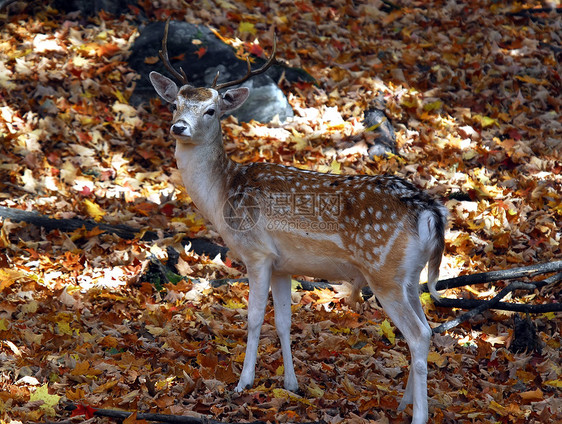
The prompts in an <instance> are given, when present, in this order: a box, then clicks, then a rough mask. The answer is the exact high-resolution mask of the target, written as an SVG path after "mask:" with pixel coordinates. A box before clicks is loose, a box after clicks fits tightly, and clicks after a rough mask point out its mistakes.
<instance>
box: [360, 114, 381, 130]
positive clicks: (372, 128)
mask: <svg viewBox="0 0 562 424" xmlns="http://www.w3.org/2000/svg"><path fill="white" fill-rule="evenodd" d="M385 121H386V116H385V117H383V118H382V119H381V121H380V122H379V123H377V124H375V125H371V126H370V127H368V128H365V132H370V131H375V130H376V129H377V128H378V127H380V126H381V125H382V124H383V122H385Z"/></svg>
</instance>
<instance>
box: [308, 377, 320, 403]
mask: <svg viewBox="0 0 562 424" xmlns="http://www.w3.org/2000/svg"><path fill="white" fill-rule="evenodd" d="M306 391H307V392H308V394H309V395H310V396H312V397H313V398H316V399H320V398H321V397H322V396H324V390H322V389H321V388H320V386H318V384H316V383H315V382H314V381H311V382H310V384H309V385H308V387H307V388H306Z"/></svg>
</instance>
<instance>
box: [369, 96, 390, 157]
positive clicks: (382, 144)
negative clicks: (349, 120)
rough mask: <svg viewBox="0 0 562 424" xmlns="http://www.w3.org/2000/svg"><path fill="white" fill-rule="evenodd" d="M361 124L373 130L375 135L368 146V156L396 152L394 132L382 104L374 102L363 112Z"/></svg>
mask: <svg viewBox="0 0 562 424" xmlns="http://www.w3.org/2000/svg"><path fill="white" fill-rule="evenodd" d="M375 103H376V102H375ZM363 116H364V119H363V125H364V126H365V128H366V129H369V128H372V127H373V126H374V127H375V128H374V129H373V130H371V131H373V132H374V133H375V135H376V137H375V139H374V144H373V145H371V147H369V156H370V157H371V158H373V157H374V156H386V154H387V153H393V154H396V152H397V148H396V134H395V132H394V127H393V126H392V124H391V122H390V120H389V119H388V117H387V116H386V114H385V113H384V105H379V104H376V105H374V106H373V107H372V108H371V109H368V110H366V111H365V112H364V114H363Z"/></svg>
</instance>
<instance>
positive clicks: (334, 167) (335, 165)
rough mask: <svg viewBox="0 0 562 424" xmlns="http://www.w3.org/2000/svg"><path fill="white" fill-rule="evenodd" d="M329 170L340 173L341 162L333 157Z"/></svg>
mask: <svg viewBox="0 0 562 424" xmlns="http://www.w3.org/2000/svg"><path fill="white" fill-rule="evenodd" d="M330 171H331V173H332V174H341V163H339V162H338V161H337V160H335V159H334V160H333V161H332V163H331V164H330Z"/></svg>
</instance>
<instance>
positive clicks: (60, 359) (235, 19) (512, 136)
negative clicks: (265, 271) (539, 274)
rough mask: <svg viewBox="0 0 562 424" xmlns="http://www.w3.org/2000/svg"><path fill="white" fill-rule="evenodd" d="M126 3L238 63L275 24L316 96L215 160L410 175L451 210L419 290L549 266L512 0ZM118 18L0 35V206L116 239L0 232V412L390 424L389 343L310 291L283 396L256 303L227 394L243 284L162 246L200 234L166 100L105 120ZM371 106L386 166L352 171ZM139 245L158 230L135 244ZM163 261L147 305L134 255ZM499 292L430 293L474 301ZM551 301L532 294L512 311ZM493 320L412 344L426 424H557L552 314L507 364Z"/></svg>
mask: <svg viewBox="0 0 562 424" xmlns="http://www.w3.org/2000/svg"><path fill="white" fill-rule="evenodd" d="M537 4H538V3H537ZM140 5H141V7H142V8H143V13H145V14H146V15H147V16H148V17H149V18H150V19H160V18H162V17H166V16H169V15H171V16H173V17H174V18H177V19H184V20H187V21H189V22H192V23H197V24H205V25H209V26H210V27H212V28H213V29H214V30H216V31H217V32H218V33H220V34H221V36H222V37H223V38H224V40H225V41H226V42H229V43H231V44H232V45H234V46H236V47H237V49H238V50H239V51H240V52H241V53H242V54H244V52H245V51H248V50H250V51H252V52H254V53H262V52H263V51H269V50H270V47H271V42H272V40H271V39H270V35H268V34H269V33H268V32H267V30H268V29H269V28H270V27H271V26H272V25H275V27H276V31H277V34H278V37H279V42H278V49H279V53H278V57H279V58H280V60H283V61H285V62H286V63H288V64H289V65H291V66H297V67H303V68H304V69H305V70H307V71H308V72H310V73H311V74H312V75H313V76H314V77H315V78H316V80H317V81H318V85H317V86H314V85H312V84H307V83H297V84H294V85H289V84H287V83H283V84H282V88H283V90H284V91H285V93H286V94H287V96H288V99H289V101H290V103H291V105H292V106H293V109H294V110H295V114H296V116H295V118H294V119H293V120H292V121H290V122H287V123H283V124H282V123H272V124H268V125H264V124H259V123H256V122H251V123H238V122H236V121H235V120H234V119H233V118H227V119H225V120H224V122H223V128H224V133H225V145H226V148H227V151H228V153H229V155H230V156H231V157H232V158H233V159H234V160H235V161H237V162H244V163H245V162H251V161H263V162H265V161H268V162H269V161H271V162H276V163H283V164H287V165H294V166H298V167H301V168H306V169H314V170H320V171H323V172H335V173H339V172H341V173H345V174H354V173H360V174H378V173H391V174H396V175H400V176H402V177H405V178H407V179H409V180H412V181H413V182H415V183H416V184H417V185H419V186H420V187H422V188H424V189H426V190H428V191H430V192H432V193H433V194H434V195H436V196H438V197H441V198H443V199H444V201H445V203H446V205H447V206H448V208H449V210H450V213H451V218H450V228H449V230H448V233H447V246H446V256H445V260H444V264H443V267H442V274H443V277H450V276H456V275H459V274H467V273H475V272H480V271H489V270H493V269H506V268H508V267H513V266H518V265H526V264H530V263H537V262H548V261H553V260H556V259H560V258H561V256H562V252H561V250H560V241H561V240H560V236H561V234H560V228H562V207H561V206H560V205H561V204H562V202H561V195H562V177H561V172H562V162H561V158H560V154H561V150H562V149H561V148H560V140H561V125H560V122H559V119H558V117H559V116H560V95H559V93H560V85H561V80H560V74H561V69H560V65H559V61H560V50H559V41H560V40H559V36H558V34H559V33H560V28H561V26H562V20H561V17H560V14H559V13H558V14H557V13H548V11H544V12H542V13H537V14H532V15H525V14H524V13H522V14H517V13H518V12H520V11H521V10H522V9H524V8H531V7H534V6H536V4H535V3H533V2H523V3H515V4H514V3H508V2H488V1H478V2H470V3H466V2H442V1H438V0H435V1H424V2H414V3H404V4H400V3H398V7H395V5H394V4H393V3H390V2H365V3H361V2H355V3H353V2H348V1H344V0H339V1H333V2H328V3H325V4H324V3H323V4H319V3H317V2H309V1H299V2H295V3H293V2H279V3H271V4H261V3H260V5H259V6H258V5H257V4H256V3H255V2H251V1H247V2H229V1H225V0H220V1H213V0H206V1H202V2H196V3H194V4H193V5H192V6H190V7H187V8H186V6H184V5H183V3H182V2H177V1H174V0H170V1H161V2H159V3H158V6H154V5H151V4H149V2H140ZM138 10H139V9H136V8H132V9H131V14H129V15H124V16H122V17H113V16H111V15H109V14H107V13H104V12H102V13H100V15H99V16H98V17H95V18H92V19H90V20H88V21H85V20H80V19H78V18H77V16H76V15H64V14H62V13H60V12H58V11H56V10H55V9H54V8H53V7H52V6H49V5H48V3H47V4H46V5H31V6H28V7H27V8H24V9H23V12H21V13H20V14H19V15H6V21H5V22H4V23H3V26H2V31H1V32H0V52H1V53H2V57H3V60H2V61H1V62H0V103H1V104H0V117H1V119H0V140H1V141H2V142H1V155H0V173H1V177H2V178H0V187H1V191H0V205H2V206H6V207H11V208H19V209H22V210H33V211H37V212H40V213H42V214H44V215H49V216H51V217H56V218H74V217H78V218H82V219H91V220H95V221H98V222H104V223H108V224H126V225H129V226H131V227H134V228H139V230H140V233H139V236H138V237H136V238H135V239H133V240H124V239H121V238H119V237H117V236H115V235H110V234H106V233H103V232H100V231H96V230H91V231H87V230H85V229H82V230H75V231H73V232H68V233H67V232H64V231H60V230H53V231H46V230H44V229H41V228H38V227H35V226H32V225H27V224H24V223H17V222H13V221H10V220H3V221H2V223H1V225H2V226H1V228H0V246H1V250H0V277H1V278H0V280H1V281H0V290H1V292H0V293H1V296H0V339H1V343H0V363H1V365H0V420H1V421H2V422H5V423H17V422H29V421H37V422H38V421H44V420H52V419H55V418H56V419H59V420H60V419H63V418H65V417H67V416H68V413H67V412H65V411H64V410H63V406H64V404H65V402H72V403H75V404H77V405H80V408H81V410H82V411H86V412H88V411H90V412H88V414H90V415H89V416H91V408H114V409H124V410H128V411H137V412H139V413H140V412H159V413H168V414H178V415H193V416H198V415H199V414H203V415H205V416H211V417H213V419H216V420H221V421H229V422H242V421H248V420H249V421H251V420H262V421H266V420H270V421H279V422H288V421H290V422H298V421H318V420H324V421H326V422H331V423H337V422H341V421H349V422H352V421H353V422H359V421H361V420H367V419H371V420H379V421H380V422H402V421H401V420H403V418H404V416H403V414H400V413H397V412H396V408H397V406H398V401H399V399H400V395H401V392H402V390H403V389H404V387H405V383H406V378H407V364H408V354H407V346H406V345H405V343H404V340H403V339H402V337H401V335H400V333H399V332H398V331H397V330H396V329H395V328H394V326H393V325H392V323H391V322H389V321H388V320H387V319H386V317H385V315H384V312H382V311H381V310H380V309H379V308H378V306H377V305H376V302H375V301H373V300H371V301H369V302H368V303H365V304H363V305H360V306H359V312H357V310H356V309H353V308H349V307H348V305H347V304H346V303H345V300H343V299H342V298H341V296H338V295H337V294H334V293H333V292H332V291H330V290H326V289H324V290H315V291H312V292H305V291H302V290H298V289H296V290H295V291H294V292H293V301H294V304H293V306H292V309H293V314H294V318H293V327H292V339H293V351H294V354H295V363H296V369H297V374H298V378H299V383H300V386H301V391H300V392H299V393H296V394H295V393H290V392H287V391H285V390H284V389H283V388H282V375H283V368H282V367H283V365H282V358H281V353H280V350H279V344H278V341H277V336H276V333H275V329H274V318H273V317H274V315H273V311H272V309H271V305H270V307H269V308H268V312H267V314H266V318H265V324H264V328H263V333H262V339H261V343H260V359H259V362H258V367H257V369H256V383H255V386H254V388H252V389H251V390H248V391H246V392H244V393H241V394H235V393H234V392H233V388H234V385H235V384H236V381H237V379H238V376H239V373H240V370H241V366H242V363H243V359H244V350H245V349H244V348H245V335H246V332H245V318H246V305H247V295H248V293H247V287H246V286H245V285H244V284H242V283H233V284H230V285H228V286H221V287H218V288H213V287H212V286H211V285H210V284H208V283H205V282H209V281H212V280H214V279H218V278H239V276H240V274H241V272H243V269H242V268H241V266H240V265H239V264H237V263H236V262H231V261H230V260H229V259H227V262H226V263H227V265H228V266H225V264H224V263H222V261H215V260H213V258H209V257H206V256H204V255H203V256H201V255H198V254H196V253H194V252H193V251H191V250H189V249H188V248H184V247H183V246H181V245H180V244H179V241H180V240H181V239H182V237H184V236H189V237H210V238H211V239H213V240H215V241H220V240H219V239H218V238H217V234H216V232H215V231H214V229H213V228H211V227H209V226H207V223H206V222H205V221H204V220H203V219H202V217H201V216H200V215H199V214H198V212H197V210H196V208H195V207H194V206H193V204H192V203H191V200H190V198H189V195H188V193H186V192H185V189H184V188H183V187H182V185H181V179H180V176H179V173H178V171H177V170H176V168H175V164H174V160H173V149H174V146H173V142H172V141H171V140H170V138H169V136H168V135H167V123H168V122H169V120H170V112H169V111H168V109H167V107H166V106H165V105H163V104H162V103H161V102H160V101H159V100H156V99H155V100H154V101H151V102H150V104H147V105H145V106H142V107H138V108H134V107H132V106H131V105H129V102H128V99H129V97H130V95H131V93H132V90H133V87H134V82H135V80H136V79H137V78H138V76H137V75H136V74H135V73H134V72H133V71H132V70H131V69H130V68H128V66H127V63H126V58H127V56H128V51H129V48H130V46H131V45H132V43H133V41H134V39H135V38H136V37H137V36H138V30H137V28H136V26H135V24H134V19H135V18H136V16H134V15H135V13H137V12H138ZM204 54H205V52H204V51H200V55H201V56H202V55H204ZM381 95H382V97H383V98H384V100H385V103H386V111H385V112H386V113H387V116H388V118H389V120H390V121H391V122H392V123H393V125H394V127H395V129H396V138H397V143H398V147H399V155H389V156H388V157H386V158H377V157H375V158H374V159H368V158H367V156H366V148H363V150H362V148H361V144H360V143H361V142H363V143H365V145H367V144H368V143H371V142H372V138H369V137H372V135H370V132H369V131H367V130H368V129H365V128H363V126H362V123H361V122H362V114H363V112H364V111H365V110H367V109H368V108H369V106H370V105H371V104H372V102H373V100H374V99H375V98H376V97H377V96H381ZM357 136H358V137H359V139H360V140H361V142H360V143H357V146H356V145H354V144H353V143H352V142H351V140H355V139H356V137H357ZM146 230H152V231H158V232H160V234H161V235H162V237H161V238H160V239H159V240H157V241H156V242H147V241H143V240H141V237H140V235H141V234H142V232H143V231H146ZM165 234H175V236H173V237H166V236H165ZM167 247H174V248H176V250H177V251H179V252H180V262H179V263H180V264H181V266H179V268H180V269H181V272H182V274H183V275H185V276H186V277H188V278H191V279H193V280H189V279H188V280H180V281H179V282H178V283H177V284H175V285H174V284H170V283H164V284H163V286H162V290H157V289H156V288H155V286H154V285H153V284H152V282H151V281H148V279H147V278H146V273H145V271H146V268H147V266H148V265H147V264H148V263H149V261H150V258H151V257H153V256H155V257H156V258H158V259H159V260H161V261H164V262H165V261H166V260H167V257H168V253H167V252H168V251H167ZM195 280H197V281H199V282H197V283H196V282H195ZM201 282H203V283H201ZM500 289H501V287H493V286H492V287H490V286H475V287H472V288H471V289H470V290H467V289H465V290H461V289H455V290H452V291H451V293H450V295H451V296H458V297H471V296H472V297H479V298H487V297H491V296H493V295H494V294H495V293H496V292H497V291H499V290H500ZM557 299H559V292H558V293H557V292H556V291H554V292H550V293H548V292H544V293H543V292H537V293H534V294H533V295H532V296H531V297H530V298H528V299H526V301H529V302H538V303H547V302H553V301H556V300H557ZM424 308H425V309H426V312H427V314H428V318H429V320H430V323H431V324H432V325H433V326H436V325H438V324H440V323H442V322H444V321H446V320H447V319H449V318H451V315H453V314H456V313H458V311H450V310H445V309H440V308H435V306H434V305H433V304H432V303H431V301H430V300H429V301H428V300H427V299H425V301H424ZM510 315H511V314H510V313H506V312H500V311H497V312H487V313H486V314H485V315H484V316H483V317H481V319H476V320H473V321H471V322H470V323H467V324H465V325H463V326H461V327H458V328H456V329H454V330H451V331H449V332H448V333H446V334H444V335H436V336H435V337H434V339H433V348H432V352H431V353H430V356H429V376H428V386H429V396H430V413H431V414H432V418H431V419H432V421H433V422H436V423H448V422H458V423H468V422H471V423H472V422H490V421H495V422H510V423H533V422H536V423H538V422H541V423H544V422H555V421H556V420H557V419H559V418H560V416H559V414H560V410H561V408H562V405H561V403H560V398H561V396H560V390H561V388H562V387H561V386H562V383H561V381H562V377H561V374H562V369H561V367H560V342H561V339H560V321H559V317H558V316H557V315H556V314H554V313H550V314H543V315H540V316H534V317H533V320H534V323H535V325H536V326H537V327H538V335H539V338H540V340H541V342H542V351H541V352H540V353H539V352H524V353H517V354H514V353H511V352H510V350H509V346H510V344H511V343H512V341H513V338H514V334H513V330H512V328H513V326H512V319H511V316H510ZM89 408H90V409H89ZM86 412H84V413H86ZM406 414H408V410H407V411H406ZM87 416H88V415H87ZM132 419H133V420H134V418H132Z"/></svg>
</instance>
